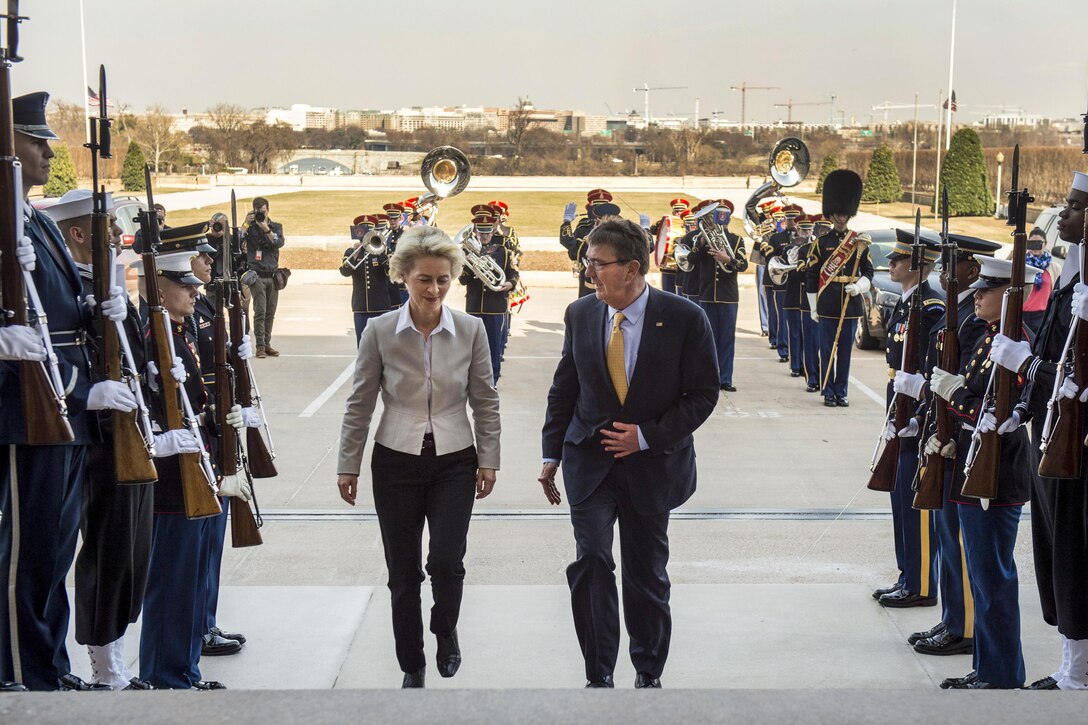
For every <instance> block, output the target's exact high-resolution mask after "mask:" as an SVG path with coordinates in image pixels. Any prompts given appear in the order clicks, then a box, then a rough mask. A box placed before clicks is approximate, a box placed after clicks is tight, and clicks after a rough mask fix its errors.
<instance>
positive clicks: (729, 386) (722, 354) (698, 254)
mask: <svg viewBox="0 0 1088 725" xmlns="http://www.w3.org/2000/svg"><path fill="white" fill-rule="evenodd" d="M725 234H726V237H727V238H728V239H729V246H730V247H731V248H732V250H733V261H732V262H729V263H728V264H727V267H728V271H725V270H722V268H721V267H720V266H718V260H716V259H715V258H714V257H712V256H710V251H709V249H708V247H707V244H706V242H705V241H704V240H703V239H702V233H701V232H692V233H691V234H690V235H688V236H685V237H684V239H685V240H686V241H690V242H691V243H692V245H693V246H692V252H691V256H692V257H694V258H695V261H696V264H697V270H698V274H699V306H700V307H702V308H703V310H704V311H705V312H706V316H707V319H709V320H710V330H711V332H713V333H714V347H715V348H716V350H717V353H718V375H719V378H718V382H719V384H720V386H721V389H722V390H736V388H735V387H734V386H733V357H734V354H735V351H736V346H737V307H738V304H739V302H740V290H739V289H738V286H737V274H738V273H740V272H743V271H745V270H746V269H748V259H747V257H746V255H745V253H744V240H743V239H741V238H740V237H738V236H737V235H735V234H732V233H731V232H728V231H726V233H725ZM689 237H693V239H690V240H689Z"/></svg>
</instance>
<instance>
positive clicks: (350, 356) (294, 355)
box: [280, 352, 358, 360]
mask: <svg viewBox="0 0 1088 725" xmlns="http://www.w3.org/2000/svg"><path fill="white" fill-rule="evenodd" d="M280 357H320V358H334V357H341V358H351V359H353V360H354V359H355V358H356V357H358V355H318V354H316V353H314V354H312V355H307V354H306V353H286V352H284V353H280Z"/></svg>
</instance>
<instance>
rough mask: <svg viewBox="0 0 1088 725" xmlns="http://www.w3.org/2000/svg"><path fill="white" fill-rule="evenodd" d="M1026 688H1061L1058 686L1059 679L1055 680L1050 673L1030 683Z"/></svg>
mask: <svg viewBox="0 0 1088 725" xmlns="http://www.w3.org/2000/svg"><path fill="white" fill-rule="evenodd" d="M1024 689H1025V690H1058V689H1060V688H1059V687H1058V681H1057V680H1055V679H1054V678H1053V677H1051V676H1050V675H1047V676H1046V677H1044V678H1043V679H1041V680H1036V681H1035V682H1033V683H1031V684H1030V685H1028V686H1027V687H1025V688H1024Z"/></svg>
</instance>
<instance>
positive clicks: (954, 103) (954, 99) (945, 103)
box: [941, 90, 956, 113]
mask: <svg viewBox="0 0 1088 725" xmlns="http://www.w3.org/2000/svg"><path fill="white" fill-rule="evenodd" d="M949 103H951V104H952V113H955V112H956V91H955V90H953V91H952V97H951V98H946V99H945V101H944V105H943V106H941V108H944V109H947V108H948V104H949Z"/></svg>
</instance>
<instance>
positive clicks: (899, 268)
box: [877, 229, 944, 608]
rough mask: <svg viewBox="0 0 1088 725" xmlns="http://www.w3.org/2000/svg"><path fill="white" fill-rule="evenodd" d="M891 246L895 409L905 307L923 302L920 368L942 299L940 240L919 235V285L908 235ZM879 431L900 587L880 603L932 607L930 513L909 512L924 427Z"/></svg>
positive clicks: (918, 422) (890, 352) (890, 390)
mask: <svg viewBox="0 0 1088 725" xmlns="http://www.w3.org/2000/svg"><path fill="white" fill-rule="evenodd" d="M895 235H896V242H895V245H894V246H893V247H892V250H891V252H889V253H888V275H889V277H890V279H891V281H892V282H893V283H896V284H898V285H899V286H900V289H901V290H902V294H901V295H900V297H899V301H898V302H896V304H895V308H894V309H893V310H892V313H891V315H890V316H889V318H888V323H887V324H888V327H887V345H886V346H885V348H884V355H885V360H886V361H887V363H888V373H889V379H888V386H887V405H888V407H889V409H890V408H891V407H892V406H894V404H895V403H894V401H895V391H894V379H895V374H896V372H897V371H902V369H903V366H904V364H905V363H906V361H905V360H904V354H905V352H904V351H905V349H906V348H907V345H908V344H909V341H908V340H907V337H908V335H907V332H908V330H907V322H908V319H907V318H908V317H909V316H910V308H911V305H912V304H913V300H914V299H915V297H914V296H915V295H918V299H920V300H921V301H922V313H921V317H920V319H919V321H918V332H917V334H918V345H917V348H916V349H917V357H916V358H915V360H914V362H913V365H914V367H915V369H917V370H923V369H924V366H925V363H926V343H925V342H924V341H928V340H929V337H930V332H931V331H932V330H933V329H934V327H935V326H936V325H937V323H938V322H939V321H940V320H941V319H942V318H943V317H944V299H943V298H942V297H941V295H940V294H939V293H937V292H936V291H935V290H934V289H933V288H932V287H931V286H930V284H929V275H930V273H931V272H932V271H933V267H934V265H935V264H936V262H937V259H938V258H939V256H940V246H939V240H938V239H934V238H929V236H928V233H927V236H923V237H921V238H920V241H921V243H922V244H923V245H924V246H925V249H924V250H923V252H922V255H923V256H922V269H921V270H920V271H921V275H922V283H921V284H918V274H919V270H914V271H911V268H910V267H911V252H912V245H913V241H914V234H913V232H908V231H906V230H905V229H896V230H895ZM891 418H892V414H891V413H889V422H888V424H887V429H886V430H885V432H884V438H885V440H891V439H892V438H893V437H895V436H898V438H899V464H898V467H897V469H896V477H895V490H894V491H892V492H891V494H890V495H891V506H892V531H893V539H894V541H895V559H896V565H897V566H898V568H899V572H900V574H899V581H901V582H902V586H901V587H899V588H898V589H896V590H895V591H892V592H889V593H887V594H884V595H882V596H881V597H880V599H879V600H877V601H879V602H880V604H881V606H885V607H896V608H903V607H930V606H933V605H935V604H936V603H937V586H936V584H937V546H936V540H935V539H936V536H935V534H936V532H935V531H934V528H933V520H932V516H931V515H930V511H921V510H918V509H916V508H914V486H913V483H914V480H915V476H916V475H917V473H918V449H919V434H920V432H921V429H922V425H923V423H924V418H923V416H921V415H917V414H916V415H913V416H912V417H911V418H910V421H909V423H908V425H907V426H906V427H904V428H903V429H901V430H900V429H897V428H896V426H895V422H894V421H893V420H892V419H891Z"/></svg>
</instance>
